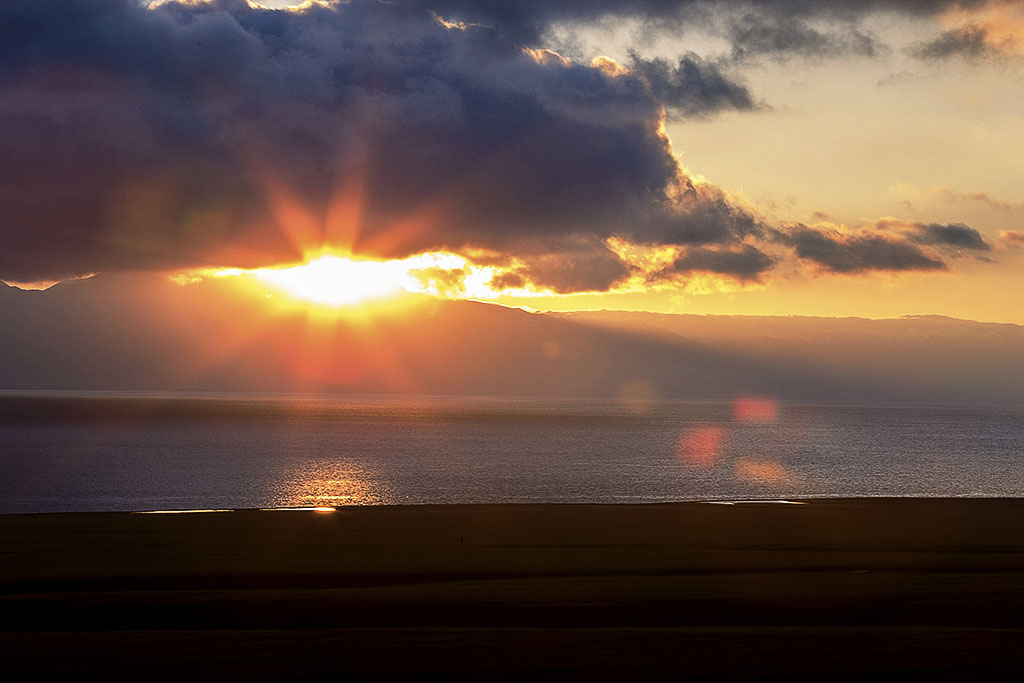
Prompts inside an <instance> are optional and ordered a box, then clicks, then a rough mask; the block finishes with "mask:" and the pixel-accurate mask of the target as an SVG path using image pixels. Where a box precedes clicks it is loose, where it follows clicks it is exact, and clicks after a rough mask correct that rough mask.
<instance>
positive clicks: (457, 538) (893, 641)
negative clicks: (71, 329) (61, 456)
mask: <svg viewBox="0 0 1024 683" xmlns="http://www.w3.org/2000/svg"><path fill="white" fill-rule="evenodd" d="M798 502H803V503H805V504H803V505H780V504H774V503H768V502H764V501H760V502H751V503H745V504H735V505H719V504H705V503H699V502H683V503H652V504H645V505H619V504H592V505H578V504H554V505H551V504H495V505H412V506H375V507H367V506H351V507H342V508H338V509H337V511H336V512H333V513H328V514H325V513H319V512H315V511H292V512H291V514H264V513H263V512H261V511H253V510H248V511H238V512H235V513H234V514H132V513H116V512H115V513H48V514H22V515H3V516H0V548H2V550H3V560H4V561H3V562H2V563H0V609H3V611H4V614H5V615H6V616H7V619H5V626H4V627H3V629H4V632H3V633H0V656H3V657H4V658H5V664H6V665H7V667H8V670H9V671H11V672H12V674H13V678H10V679H9V680H20V679H23V678H36V679H40V678H45V679H58V680H60V679H64V680H70V679H78V680H81V679H93V680H101V679H102V680H128V679H131V678H137V677H138V676H139V675H140V672H141V671H143V670H144V671H145V672H146V676H147V677H150V678H156V679H161V680H168V679H172V678H177V679H179V680H180V677H181V676H185V675H189V676H193V677H196V676H198V677H200V678H206V677H208V675H207V674H209V672H216V677H217V678H218V679H222V680H272V679H280V678H292V679H315V678H320V677H322V676H324V675H334V676H336V675H339V674H342V673H349V674H352V675H357V676H359V678H360V679H361V680H366V679H389V680H391V679H395V678H399V679H401V678H407V679H410V680H411V679H413V678H422V677H423V676H426V677H428V678H430V677H434V678H436V679H438V680H441V679H444V680H453V679H461V680H470V679H479V678H480V677H482V676H487V677H489V678H498V679H502V678H508V679H513V678H519V679H521V678H522V677H524V676H527V675H541V676H544V675H547V676H548V677H551V676H558V677H560V678H567V679H579V680H584V679H585V680H595V679H597V680H617V679H621V678H634V679H645V678H646V679H655V678H664V677H667V676H670V675H672V676H679V675H683V674H689V675H695V676H697V677H705V676H706V677H716V678H718V677H724V678H747V677H757V678H763V677H773V676H778V677H782V676H785V677H787V678H790V679H792V678H794V677H795V678H811V677H819V678H820V677H821V676H829V677H830V678H837V677H838V678H842V677H845V676H849V677H863V676H866V675H871V674H876V673H885V672H890V673H891V672H900V673H907V674H911V675H930V676H938V677H943V676H951V675H953V674H957V675H972V674H976V673H978V672H982V673H986V674H990V675H999V674H1003V675H1009V674H1011V673H1012V672H1016V671H1018V670H1019V668H1020V666H1022V665H1024V653H1022V652H1020V648H1019V643H1020V642H1021V638H1022V637H1024V628H1022V627H1021V625H1022V624H1024V619H1022V618H1021V617H1022V616H1024V524H1022V523H1020V522H1019V520H1022V519H1024V499H1012V498H1011V499H1008V498H860V499H805V500H802V501H798ZM140 667H142V668H140Z"/></svg>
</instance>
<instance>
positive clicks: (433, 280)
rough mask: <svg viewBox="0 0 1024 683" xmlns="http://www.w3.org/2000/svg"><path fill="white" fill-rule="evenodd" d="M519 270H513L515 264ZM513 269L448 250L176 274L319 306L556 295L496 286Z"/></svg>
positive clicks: (333, 257)
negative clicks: (421, 297)
mask: <svg viewBox="0 0 1024 683" xmlns="http://www.w3.org/2000/svg"><path fill="white" fill-rule="evenodd" d="M513 267H514V266H513ZM508 272H511V269H510V268H509V267H500V266H493V265H478V264H475V263H472V262H470V261H469V260H468V259H467V258H466V257H464V256H460V255H458V254H452V253H447V252H427V253H422V254H416V255H414V256H409V257H407V258H404V259H398V260H392V261H374V260H369V259H355V258H351V257H349V256H342V255H338V254H329V253H328V254H320V255H317V256H312V257H310V258H309V259H308V260H307V261H306V262H305V263H303V264H299V265H290V266H277V267H273V268H256V269H252V270H248V269H242V268H221V269H216V270H214V269H203V270H197V271H191V272H188V273H180V274H178V275H174V276H172V278H171V279H172V280H174V281H175V282H177V283H178V284H182V285H185V284H188V283H190V282H198V281H201V280H203V279H205V278H208V277H214V278H228V277H230V278H239V279H241V280H244V281H247V282H249V283H250V284H252V285H255V286H257V287H258V288H259V289H260V290H262V291H264V292H265V293H267V295H268V296H273V294H275V293H282V294H285V295H286V296H287V297H288V298H291V299H294V300H297V301H305V302H309V303H312V304H315V305H317V306H324V307H333V308H342V307H352V306H358V305H361V304H363V303H366V302H371V301H375V300H382V299H387V298H392V297H395V296H397V295H400V294H403V293H411V294H426V295H429V296H434V297H440V298H452V299H478V300H496V299H499V298H501V297H505V296H519V297H538V296H551V292H550V291H548V290H546V289H534V288H532V287H529V288H522V287H521V288H515V289H509V288H505V287H502V288H499V289H495V288H493V287H492V282H494V281H495V279H496V278H498V277H499V276H501V275H502V274H504V273H508Z"/></svg>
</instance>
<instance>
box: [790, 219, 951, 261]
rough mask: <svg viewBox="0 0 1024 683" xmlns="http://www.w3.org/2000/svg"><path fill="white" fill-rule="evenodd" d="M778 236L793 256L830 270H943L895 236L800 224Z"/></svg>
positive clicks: (917, 249) (922, 253) (910, 244)
mask: <svg viewBox="0 0 1024 683" xmlns="http://www.w3.org/2000/svg"><path fill="white" fill-rule="evenodd" d="M780 237H781V240H782V241H783V242H784V243H786V244H789V245H790V246H792V247H793V248H794V249H795V250H796V255H797V257H799V258H801V259H803V260H805V261H811V262H813V263H815V264H817V265H818V266H820V267H821V268H823V269H824V270H827V271H830V272H833V273H865V272H870V271H912V270H923V271H927V270H945V269H946V264H945V263H944V262H943V261H942V260H941V259H939V258H937V257H933V256H930V255H928V254H926V253H925V252H923V251H922V250H921V249H920V247H918V246H917V245H915V244H912V243H911V242H909V241H907V240H906V239H904V238H899V237H893V236H886V235H882V234H877V233H864V234H857V235H845V234H841V233H839V232H836V231H833V230H825V229H816V228H811V227H808V226H804V225H799V226H796V227H795V228H793V229H791V230H790V231H789V232H788V233H786V234H784V235H781V236H780Z"/></svg>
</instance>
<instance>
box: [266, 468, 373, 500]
mask: <svg viewBox="0 0 1024 683" xmlns="http://www.w3.org/2000/svg"><path fill="white" fill-rule="evenodd" d="M381 489H382V487H381V486H380V484H379V482H377V481H376V478H375V477H372V476H370V475H368V474H367V473H365V472H363V471H361V470H360V469H359V468H357V467H353V466H351V465H349V464H348V463H342V462H326V463H318V462H308V463H306V464H305V466H303V467H300V468H298V469H296V470H294V471H292V472H291V473H289V475H288V476H287V477H285V478H284V479H283V480H282V481H281V485H280V488H279V492H278V493H277V495H276V496H275V499H274V506H275V507H285V508H305V509H311V510H324V511H326V510H330V511H333V510H334V508H335V507H336V506H340V505H380V504H383V503H386V502H388V501H387V500H385V498H384V497H383V495H382V492H381Z"/></svg>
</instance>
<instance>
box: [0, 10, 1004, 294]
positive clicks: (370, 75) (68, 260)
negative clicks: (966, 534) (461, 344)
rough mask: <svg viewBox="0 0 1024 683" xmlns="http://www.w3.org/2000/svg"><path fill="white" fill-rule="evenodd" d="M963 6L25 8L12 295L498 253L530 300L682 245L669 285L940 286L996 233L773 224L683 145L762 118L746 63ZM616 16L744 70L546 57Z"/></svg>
mask: <svg viewBox="0 0 1024 683" xmlns="http://www.w3.org/2000/svg"><path fill="white" fill-rule="evenodd" d="M960 4H961V5H964V6H971V5H972V3H966V4H965V3H960ZM949 7H950V3H948V2H939V1H937V0H936V1H927V0H920V1H919V2H915V3H909V4H908V3H888V2H882V1H881V0H878V1H872V2H862V3H855V4H852V5H851V4H849V3H840V2H803V1H801V0H771V1H768V2H758V3H747V2H730V3H718V4H708V3H701V2H690V1H671V2H670V1H668V0H662V1H656V2H650V3H642V4H637V3H629V2H625V3H623V2H611V1H610V0H605V1H591V0H587V1H583V0H562V1H560V2H547V1H541V0H528V1H526V2H516V3H508V2H498V1H494V2H486V1H485V2H479V1H473V2H470V1H469V0H436V1H431V2H427V1H426V0H423V1H420V0H407V1H401V0H396V1H395V2H389V3H383V2H375V1H372V0H353V1H352V2H349V3H331V4H327V3H324V4H318V3H312V4H309V5H308V6H306V7H304V8H303V9H302V10H300V11H270V10H266V9H260V8H256V7H253V6H250V5H249V4H247V3H246V2H244V1H243V0H213V1H211V2H208V3H203V2H188V3H176V2H166V3H162V4H159V5H154V6H150V7H146V6H144V5H143V4H140V3H139V2H136V1H135V0H69V1H68V2H62V3H54V2H38V1H36V0H8V1H7V2H4V3H0V27H3V28H0V39H2V40H0V129H2V130H3V131H4V135H3V136H0V155H2V157H3V158H4V159H5V163H4V164H3V165H2V166H0V240H2V243H3V244H4V249H3V250H0V279H5V280H14V281H30V280H51V279H62V278H67V277H73V276H80V275H83V274H87V273H92V272H101V271H114V270H138V269H170V268H186V267H193V266H239V267H249V266H263V265H268V264H273V263H280V262H286V261H295V260H297V259H300V258H301V257H302V252H303V250H304V249H310V248H315V247H317V246H320V245H321V244H329V245H338V246H343V247H351V248H352V249H353V250H355V251H356V252H359V253H363V254H366V255H373V256H380V257H400V256H405V255H409V254H412V253H416V252H419V251H425V250H440V249H448V250H454V251H462V252H465V253H468V252H469V250H478V251H479V250H486V251H487V253H496V254H499V255H502V256H501V257H500V258H505V259H506V260H508V259H511V258H512V257H515V263H516V264H517V265H516V267H515V269H514V271H513V272H510V273H509V274H507V276H506V277H505V280H507V283H505V284H507V286H510V287H514V286H517V285H516V283H520V284H522V283H532V284H534V285H536V286H538V287H548V288H550V289H552V290H553V291H556V292H571V291H580V290H590V291H594V290H597V291H601V290H605V289H608V288H609V287H612V286H613V285H614V284H615V283H617V282H621V281H623V280H624V279H625V278H628V277H629V276H630V274H631V273H633V272H634V271H635V268H633V267H632V266H631V265H630V264H629V263H627V262H625V261H623V260H622V259H621V258H619V256H618V255H616V253H615V252H613V251H612V250H610V249H609V248H608V246H607V240H608V239H610V238H615V239H621V240H625V241H626V242H628V243H631V244H637V245H650V246H659V245H660V246H668V247H672V248H674V249H675V253H677V254H678V256H677V257H676V258H675V260H674V262H673V263H672V265H671V266H670V267H668V268H665V269H663V270H662V271H660V275H659V276H661V277H666V278H677V277H678V276H679V275H680V274H683V275H685V274H687V273H712V274H716V275H721V276H724V277H728V278H731V279H733V280H737V281H748V280H758V279H759V278H761V276H762V275H763V274H764V273H766V272H767V271H769V270H770V269H771V268H772V267H773V265H774V264H775V263H776V262H777V261H778V256H776V255H774V254H770V252H771V251H772V250H773V249H774V250H779V249H784V248H785V249H790V250H791V251H792V253H795V255H796V256H797V257H798V258H800V259H803V260H805V261H809V262H812V263H815V264H817V265H818V266H821V267H822V268H824V269H826V270H829V271H833V272H865V271H870V270H878V269H882V270H929V269H931V270H934V269H942V268H945V262H944V261H943V258H942V256H940V253H939V252H940V250H945V249H947V248H950V249H954V248H955V249H960V250H964V249H966V250H979V249H983V248H986V247H987V245H986V244H985V242H984V241H983V240H982V239H981V236H980V234H978V233H977V231H976V230H974V229H973V228H970V227H968V226H965V225H959V224H955V225H948V226H922V227H918V228H914V229H912V230H908V231H904V232H903V233H900V234H883V233H878V234H874V233H870V234H869V233H862V234H858V235H853V236H851V235H840V234H839V233H834V234H833V233H830V232H827V231H824V230H821V229H818V228H813V227H805V226H804V227H800V228H799V229H779V228H772V227H770V226H766V225H765V222H764V220H763V219H762V218H760V217H758V216H757V215H755V214H754V213H753V212H752V210H750V209H748V208H746V207H744V206H742V205H740V204H739V203H738V202H736V201H735V200H733V199H731V198H730V197H729V196H728V195H727V194H726V193H724V192H722V191H721V190H719V189H717V188H715V187H713V186H711V185H708V184H706V183H699V182H696V181H695V180H693V179H692V178H691V177H689V176H688V175H687V174H686V173H685V172H684V171H683V170H682V169H681V168H680V166H679V164H678V162H677V160H676V158H675V156H674V154H673V151H672V148H671V145H670V143H669V140H668V138H667V137H666V135H665V134H664V132H663V130H664V120H665V117H675V118H701V117H708V116H713V115H715V114H717V113H720V112H723V111H729V110H733V111H750V110H755V109H758V108H759V106H760V105H759V102H758V100H757V97H756V95H755V94H754V93H752V92H751V90H750V89H749V87H748V86H747V85H746V84H745V83H744V82H743V81H742V80H741V79H739V78H738V77H737V76H736V74H735V72H734V71H733V70H732V69H731V67H730V65H735V64H737V63H740V62H743V61H744V60H748V59H751V58H753V57H756V56H759V55H767V56H770V57H773V58H784V57H787V56H795V55H803V56H814V57H821V56H830V55H835V54H839V53H844V54H845V53H858V54H873V53H874V51H876V50H877V49H879V48H878V46H877V45H876V44H875V43H874V41H873V39H872V38H871V37H870V36H869V35H867V34H865V33H863V32H861V30H860V28H859V21H860V19H861V18H863V17H864V16H865V15H866V14H867V13H868V12H872V11H876V10H890V11H896V10H898V11H900V12H904V13H912V14H935V15H938V14H940V13H942V12H945V11H947V10H948V9H949ZM719 10H720V11H719ZM716 12H717V13H716ZM609 17H631V18H638V19H641V20H642V21H643V22H644V25H645V26H646V27H648V30H650V31H659V30H660V31H665V30H671V29H673V28H676V29H678V28H679V27H680V26H682V25H683V24H684V23H686V22H703V23H704V24H706V25H711V24H715V25H716V26H717V29H716V30H718V31H719V32H721V33H722V34H723V35H726V36H728V37H729V40H731V41H732V45H733V48H732V52H731V53H730V54H729V55H727V56H726V57H723V58H722V59H718V60H709V59H705V58H702V57H700V56H698V55H696V54H692V53H684V54H681V55H680V56H678V57H677V58H676V59H673V60H665V59H648V58H644V57H642V56H640V55H638V54H632V55H631V57H630V59H628V60H627V61H626V62H625V63H623V64H618V63H616V62H614V61H612V60H610V59H608V58H596V59H594V60H593V61H592V62H585V63H575V62H572V61H570V60H568V59H566V58H564V57H563V56H561V55H559V54H557V53H555V52H552V51H551V50H547V49H544V47H543V37H544V36H545V34H546V33H547V32H548V31H549V30H550V29H551V27H552V26H554V25H556V24H558V23H560V22H562V23H566V22H567V23H573V22H577V23H579V22H587V21H593V20H596V19H601V18H605V19H607V18H609ZM836 31H841V32H842V36H840V35H839V34H837V33H836ZM945 253H949V254H953V253H954V252H953V251H948V252H945Z"/></svg>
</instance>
